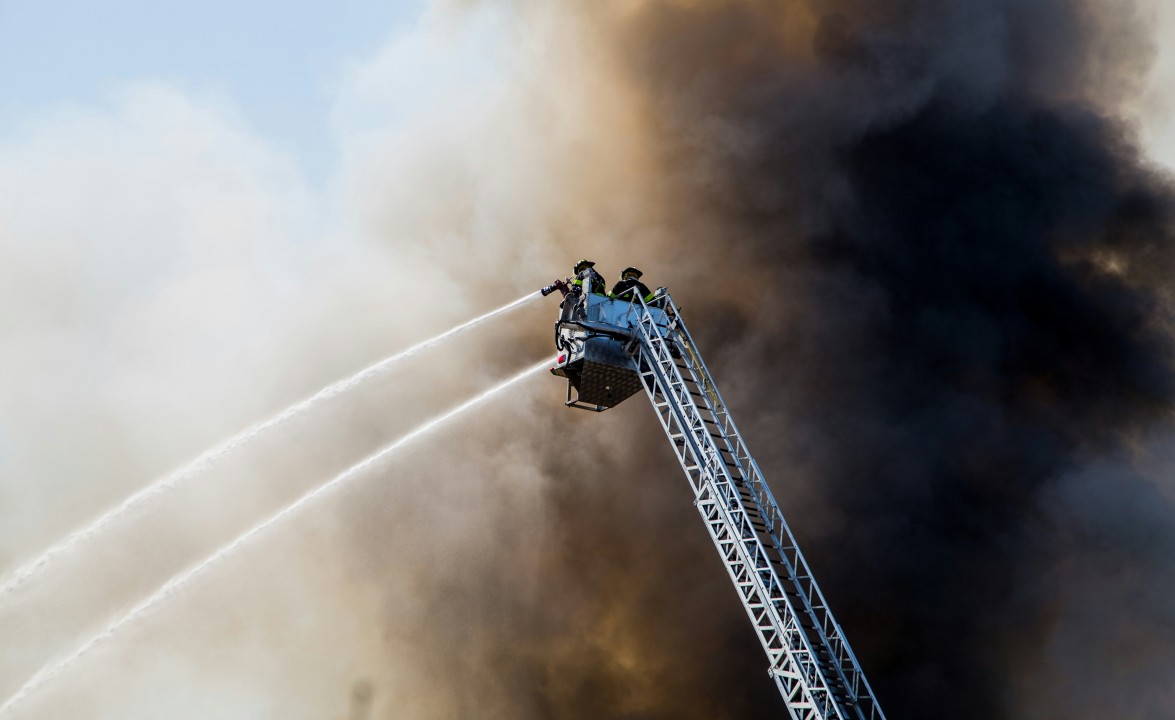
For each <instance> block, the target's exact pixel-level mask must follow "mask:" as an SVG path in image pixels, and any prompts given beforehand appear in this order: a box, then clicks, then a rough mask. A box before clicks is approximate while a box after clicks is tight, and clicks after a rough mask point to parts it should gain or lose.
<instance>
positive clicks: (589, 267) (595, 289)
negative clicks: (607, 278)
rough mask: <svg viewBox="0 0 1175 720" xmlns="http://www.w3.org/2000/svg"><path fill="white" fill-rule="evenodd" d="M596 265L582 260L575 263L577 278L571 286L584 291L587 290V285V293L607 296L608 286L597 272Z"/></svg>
mask: <svg viewBox="0 0 1175 720" xmlns="http://www.w3.org/2000/svg"><path fill="white" fill-rule="evenodd" d="M595 265H596V264H595V263H594V262H592V261H591V260H580V261H579V262H577V263H575V269H574V273H575V278H574V279H573V280H572V281H571V285H572V286H574V287H576V288H579V289H580V290H581V291H582V290H585V287H584V285H585V283H586V285H587V287H586V291H587V292H590V293H595V294H597V295H607V294H608V293H607V285H606V284H605V283H604V278H603V276H601V275H600V273H598V272H596V268H595Z"/></svg>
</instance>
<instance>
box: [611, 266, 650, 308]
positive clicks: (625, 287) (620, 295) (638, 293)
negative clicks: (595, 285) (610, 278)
mask: <svg viewBox="0 0 1175 720" xmlns="http://www.w3.org/2000/svg"><path fill="white" fill-rule="evenodd" d="M643 274H644V273H642V272H641V271H640V270H637V269H636V268H634V267H626V268H624V270H623V271H621V273H620V281H619V282H617V283H616V284H615V285H614V286H612V293H611V295H610V297H613V298H616V299H617V300H627V301H629V302H632V301H634V300H636V299H637V298H641V299H642V300H644V301H645V302H651V301H652V300H653V293H651V292H649V288H648V286H647V285H645V284H644V283H643V282H641V275H643Z"/></svg>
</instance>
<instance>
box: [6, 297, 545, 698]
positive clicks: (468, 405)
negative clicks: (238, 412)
mask: <svg viewBox="0 0 1175 720" xmlns="http://www.w3.org/2000/svg"><path fill="white" fill-rule="evenodd" d="M535 295H537V293H536V294H535ZM531 297H533V296H527V297H526V298H523V299H522V300H521V301H518V302H524V301H526V300H528V299H530V298H531ZM504 311H505V310H504V309H499V310H497V311H495V313H494V314H496V313H498V312H504ZM482 317H483V318H485V317H487V316H482ZM450 332H452V331H450ZM549 364H550V361H549V360H546V359H544V360H542V361H541V362H539V363H536V364H535V365H532V366H530V367H529V368H527V369H526V370H523V371H522V372H520V373H518V374H517V375H515V376H513V377H511V378H508V379H506V380H504V381H502V382H500V383H498V384H497V385H495V386H494V387H492V388H490V389H489V390H486V391H485V392H483V393H481V394H479V395H477V396H476V397H474V398H472V399H470V400H467V401H465V402H463V403H461V404H460V405H458V406H456V407H454V408H452V409H451V410H448V411H447V412H444V413H442V414H440V415H437V416H436V417H434V418H432V419H431V420H428V421H426V422H424V423H423V424H421V425H419V426H417V427H416V428H415V429H414V430H412V431H411V432H409V433H408V434H407V435H404V436H403V437H401V438H400V439H399V440H396V441H395V442H394V443H392V444H391V445H388V446H387V447H385V448H384V449H382V450H380V451H379V452H377V453H375V454H374V455H371V456H370V457H368V458H367V459H365V460H362V461H361V462H359V463H357V464H355V465H352V466H351V467H350V468H348V469H347V470H344V471H343V472H342V473H340V474H339V475H336V476H335V477H334V478H333V479H332V480H330V481H328V482H327V483H325V484H324V485H320V486H318V487H317V488H315V489H314V490H311V491H310V492H308V493H306V494H305V495H303V496H302V497H301V498H299V499H298V500H296V501H294V502H293V503H291V504H290V505H287V506H286V507H285V508H283V509H282V510H281V511H279V512H278V513H277V514H275V515H272V516H271V517H270V518H269V519H268V520H265V521H264V522H262V523H260V524H258V525H255V526H254V527H253V528H252V529H250V530H248V531H247V532H245V533H244V534H242V535H239V536H238V537H237V538H236V539H235V540H233V541H232V542H230V543H228V544H227V545H224V546H222V547H221V548H220V549H219V550H217V551H216V552H215V553H213V554H212V555H210V556H209V557H208V558H207V559H205V560H204V561H202V562H200V563H199V564H197V565H194V566H193V567H191V568H189V569H188V570H186V571H184V572H182V573H180V574H179V575H176V576H174V577H172V578H171V579H170V580H168V581H167V582H166V583H165V584H164V585H163V586H162V587H160V588H159V590H157V591H156V592H155V594H153V595H151V596H150V597H148V598H147V599H145V600H143V601H142V602H140V603H139V604H138V605H136V606H134V607H133V608H131V610H130V611H129V612H127V613H126V614H125V615H123V616H122V617H120V618H118V619H116V620H114V621H113V622H111V623H110V624H109V625H107V626H106V629H105V630H103V631H102V632H101V633H99V634H97V635H94V636H93V637H91V638H90V639H89V640H87V641H85V642H84V643H82V644H81V645H80V646H78V648H77V649H76V650H74V651H73V652H72V653H70V654H69V655H67V656H65V657H64V658H62V659H61V660H59V661H57V662H56V663H53V664H52V665H46V666H44V667H42V668H41V669H40V670H38V671H37V672H36V673H34V674H33V676H32V677H30V678H29V679H28V680H27V681H26V682H25V683H24V685H22V686H21V688H20V689H19V690H17V691H16V694H14V695H13V696H12V697H10V698H9V699H8V700H7V701H5V702H4V704H3V705H0V717H3V716H6V715H10V714H11V713H12V711H13V709H14V708H15V707H16V706H17V705H18V704H19V703H20V702H21V701H23V700H24V699H25V698H27V697H28V696H29V694H31V693H32V692H33V691H35V690H36V689H37V688H39V687H41V686H42V685H44V684H45V683H47V682H49V681H51V680H53V678H55V677H57V676H58V675H60V674H61V672H62V671H63V670H64V669H66V668H67V667H69V666H70V665H72V664H73V663H74V662H75V661H77V660H79V659H81V658H82V657H83V656H85V655H86V654H87V653H89V652H90V650H92V649H93V648H94V647H95V646H97V645H98V644H100V643H102V642H105V641H106V640H109V639H110V638H112V637H114V635H116V634H117V633H118V631H119V630H121V629H122V628H124V627H126V626H127V625H129V624H130V623H132V622H134V621H135V620H137V619H139V618H140V617H143V616H144V615H146V614H147V613H149V612H150V611H151V610H152V609H154V608H155V607H156V606H157V605H159V603H161V602H163V601H164V600H166V599H167V598H169V597H171V596H172V595H174V594H175V593H177V592H178V591H180V590H181V589H183V588H184V587H185V586H186V585H187V584H188V583H190V582H191V581H192V580H193V579H195V578H196V577H198V576H199V575H200V574H201V573H203V572H204V571H205V570H207V569H208V568H210V567H212V566H213V565H215V564H216V563H218V562H219V561H221V560H223V559H224V558H226V557H228V556H230V555H232V554H233V553H235V552H236V551H237V550H240V549H241V548H242V547H244V545H245V544H247V543H248V542H249V541H250V540H252V539H253V538H255V537H257V536H258V535H261V534H262V533H264V532H265V531H266V530H268V529H270V528H272V527H273V526H274V525H277V524H278V523H280V522H281V521H282V520H285V519H286V518H288V517H290V516H291V515H293V514H294V513H296V512H298V511H299V510H301V509H302V508H304V507H306V506H307V505H309V504H311V503H313V502H314V501H316V500H318V499H320V498H322V497H324V496H326V495H327V494H328V493H330V492H332V491H334V490H336V489H338V488H339V487H340V486H342V485H343V484H344V483H346V482H347V481H349V480H353V479H354V478H356V477H358V476H359V475H361V474H362V473H363V472H364V471H365V470H368V469H369V468H371V467H373V466H374V465H376V464H377V463H379V462H380V461H381V460H384V459H385V458H387V457H388V456H390V455H392V454H393V453H395V452H396V451H397V450H399V449H401V448H402V447H404V446H405V445H407V444H408V443H410V442H412V441H413V440H416V439H418V438H420V437H422V436H424V435H427V434H428V433H430V432H432V431H434V430H436V429H438V428H440V427H441V426H443V425H445V424H446V423H447V422H449V421H450V420H453V419H454V418H456V417H457V416H459V415H461V414H463V413H465V412H467V411H469V410H471V409H473V408H474V407H475V406H477V405H478V404H480V403H481V402H483V401H485V400H487V399H489V398H490V397H492V396H494V395H496V394H498V393H500V392H502V391H503V390H506V389H507V388H509V387H511V386H513V385H515V384H517V383H519V382H521V381H523V380H525V379H526V378H528V377H530V376H532V375H534V374H535V373H537V372H538V371H539V370H542V369H543V368H545V367H547V366H548V365H549Z"/></svg>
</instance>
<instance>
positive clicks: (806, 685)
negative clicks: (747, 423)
mask: <svg viewBox="0 0 1175 720" xmlns="http://www.w3.org/2000/svg"><path fill="white" fill-rule="evenodd" d="M663 303H664V304H663V305H662V301H658V303H657V304H658V305H659V306H661V307H662V308H663V310H664V311H665V312H664V314H662V313H660V312H658V313H652V312H650V311H649V309H648V307H647V306H645V305H644V303H643V302H639V301H638V302H635V303H633V309H634V310H636V311H637V312H638V313H639V320H638V322H637V323H636V324H635V327H636V330H637V332H636V337H635V339H636V340H637V341H638V346H637V347H636V348H634V349H635V352H636V359H637V364H638V368H639V372H640V376H641V381H642V383H643V384H644V388H645V391H646V392H647V393H648V396H649V400H650V401H651V402H652V404H653V408H654V410H655V411H656V413H657V417H658V419H659V420H660V422H661V426H662V428H663V429H664V430H665V434H666V435H667V436H668V437H669V440H670V445H671V447H672V448H673V451H674V453H675V454H676V455H677V459H678V460H679V461H680V462H681V467H682V469H683V470H685V474H686V478H687V479H688V480H689V483H690V486H691V488H692V489H693V491H694V505H695V506H696V507H697V508H698V512H699V513H700V514H701V516H702V520H703V521H705V524H706V529H707V530H708V531H709V533H710V538H711V539H712V540H713V541H714V546H715V547H716V548H717V549H718V554H719V555H720V556H721V558H722V562H723V564H724V565H725V566H726V569H727V572H728V573H729V574H730V579H731V582H732V583H733V584H734V587H735V589H736V590H737V591H738V596H739V599H740V600H741V601H742V603H743V607H744V608H746V611H747V615H748V616H749V617H750V619H751V623H752V625H754V628H755V632H756V633H757V634H758V636H759V641H760V642H761V643H762V645H763V650H764V651H765V652H766V653H767V658H768V662H769V667H768V672H769V673H770V675H771V677H772V678H773V679H774V680H775V683H776V685H777V686H778V687H779V691H780V693H781V694H782V695H783V698H784V701H785V702H786V703H787V708H788V711H789V712H790V714H791V717H792V718H793V719H794V720H816V719H818V718H819V719H820V720H825V719H827V718H837V719H839V720H884V719H885V715H884V713H882V711H881V707H880V706H879V705H878V703H877V699H876V697H875V696H874V695H873V690H872V689H871V688H870V687H869V683H868V681H867V680H866V679H865V675H864V673H863V672H862V671H861V666H860V664H859V663H858V662H857V658H856V657H855V656H854V655H853V651H852V648H850V647H849V643H848V641H847V640H846V639H845V636H844V633H843V631H842V630H841V627H840V625H838V624H837V622H836V620H835V619H834V618H833V616H832V611H831V610H830V609H829V607H828V603H827V602H825V600H824V595H823V594H822V593H821V592H820V588H819V587H818V586H817V585H816V580H815V578H813V576H812V572H811V570H810V569H809V568H808V563H807V562H806V561H805V560H804V556H803V554H802V553H801V552H800V549H799V547H798V546H797V545H796V541H795V538H794V537H793V536H792V532H791V529H790V528H789V527H788V526H787V523H786V522H785V521H784V518H783V514H782V513H781V512H780V510H779V506H778V505H777V504H776V502H775V498H774V496H772V494H771V490H770V489H769V488H768V487H767V483H766V482H765V481H764V480H763V475H762V473H761V472H760V471H759V466H758V464H757V463H756V462H755V460H754V458H752V457H751V454H750V451H748V450H747V446H746V444H745V443H744V442H743V439H742V436H741V435H740V434H739V432H738V430H737V429H736V428H735V425H734V421H733V420H732V419H731V417H730V413H729V411H728V410H727V408H726V404H725V403H724V402H723V401H722V397H721V395H719V394H718V389H717V387H715V385H714V380H713V378H712V377H711V376H710V373H709V371H708V370H707V369H706V366H705V363H703V362H702V358H701V355H700V354H699V353H698V351H697V347H696V346H695V345H694V342H693V338H692V337H690V334H689V331H688V330H687V329H686V327H685V324H684V322H682V320H681V315H680V313H679V312H678V311H677V308H676V307H675V306H674V305H673V301H672V299H671V298H670V297H669V296H668V295H666V296H664V298H663ZM665 317H668V318H670V320H669V321H668V322H666V321H665ZM658 320H660V323H659V322H658Z"/></svg>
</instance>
